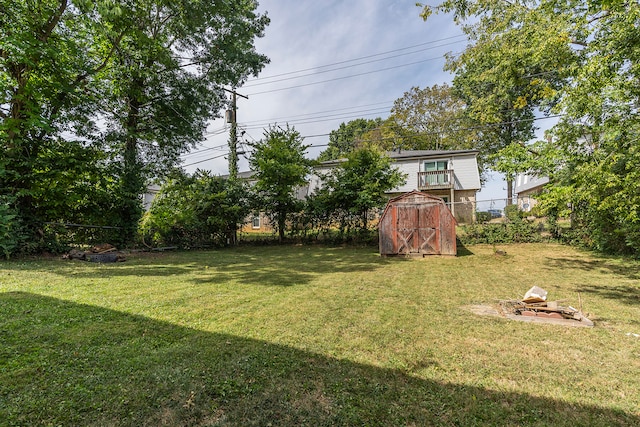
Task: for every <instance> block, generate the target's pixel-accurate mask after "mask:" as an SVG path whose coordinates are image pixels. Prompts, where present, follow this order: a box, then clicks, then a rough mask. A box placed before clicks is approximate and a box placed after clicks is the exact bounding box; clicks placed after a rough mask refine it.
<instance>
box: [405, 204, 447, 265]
mask: <svg viewBox="0 0 640 427" xmlns="http://www.w3.org/2000/svg"><path fill="white" fill-rule="evenodd" d="M397 209H398V211H397V212H398V217H397V218H398V220H397V221H398V222H397V227H396V230H397V233H398V253H399V254H404V255H408V254H439V253H440V228H439V227H440V210H439V209H438V206H437V205H431V204H421V205H398V208H397Z"/></svg>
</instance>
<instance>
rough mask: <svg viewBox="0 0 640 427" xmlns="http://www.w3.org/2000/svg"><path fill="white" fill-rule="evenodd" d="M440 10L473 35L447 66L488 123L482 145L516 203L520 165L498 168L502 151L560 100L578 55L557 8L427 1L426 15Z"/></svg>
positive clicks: (474, 115) (470, 109)
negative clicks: (533, 10)
mask: <svg viewBox="0 0 640 427" xmlns="http://www.w3.org/2000/svg"><path fill="white" fill-rule="evenodd" d="M434 10H435V11H436V12H445V13H446V12H453V14H454V19H455V20H456V22H457V23H458V24H460V25H461V26H462V28H463V30H464V31H465V33H467V35H468V36H469V39H470V44H469V46H467V48H466V49H465V51H464V52H462V53H461V54H460V55H458V56H450V57H449V58H448V61H447V65H446V69H448V70H450V71H453V72H454V73H455V77H454V80H453V87H454V91H455V93H456V94H457V95H458V96H459V97H461V98H462V99H463V100H464V101H465V103H466V104H467V114H468V116H469V117H470V118H471V119H473V121H474V122H476V123H477V125H478V126H479V128H480V129H481V132H480V138H479V141H480V147H478V148H480V149H481V150H482V151H483V152H484V153H486V154H487V158H488V161H489V165H491V166H493V168H494V169H497V170H498V171H500V172H504V173H505V174H506V177H507V184H508V185H507V197H508V200H509V201H511V200H512V195H513V194H512V191H513V185H512V181H513V178H514V175H513V170H514V169H516V168H515V167H510V168H507V169H503V170H500V169H499V167H500V165H501V164H502V165H503V164H504V162H501V161H500V160H504V158H505V155H504V153H503V152H502V151H501V150H503V149H509V147H511V146H512V145H514V144H518V145H520V144H523V143H526V142H528V141H529V140H530V139H531V138H532V137H533V136H534V131H535V129H536V128H535V125H534V119H535V116H536V114H537V113H539V112H548V111H550V108H551V107H552V106H553V105H555V104H556V103H557V101H558V98H557V94H558V90H559V89H560V88H562V87H563V85H564V83H565V82H566V77H567V75H566V71H565V70H566V65H567V64H568V63H571V62H572V61H573V59H574V57H575V52H574V51H572V49H571V48H570V46H569V34H568V33H567V32H566V30H565V29H564V28H563V27H562V25H561V24H559V23H558V20H557V19H556V17H555V14H554V11H553V8H552V9H549V10H546V12H545V13H536V14H532V13H530V8H529V6H528V4H527V3H526V2H522V3H520V2H515V3H511V2H504V1H501V0H492V1H488V2H485V1H474V0H469V1H462V2H459V1H454V0H451V1H445V2H443V3H441V4H440V5H439V6H436V7H435V8H432V7H429V6H427V7H425V8H424V10H423V17H424V18H425V19H426V18H427V17H428V16H429V15H430V14H431V13H432V12H433V11H434ZM471 18H473V19H471ZM563 19H564V18H561V19H560V21H563ZM540 45H544V49H540Z"/></svg>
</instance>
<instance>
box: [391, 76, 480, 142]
mask: <svg viewBox="0 0 640 427" xmlns="http://www.w3.org/2000/svg"><path fill="white" fill-rule="evenodd" d="M389 120H390V121H391V122H392V123H393V124H394V128H395V129H396V130H397V132H398V133H399V134H400V135H402V138H401V140H402V145H401V147H400V148H405V149H412V150H457V149H468V148H475V146H476V144H477V132H475V129H474V127H473V123H472V121H471V120H470V119H469V117H468V116H467V115H466V104H465V103H464V101H463V100H462V99H461V98H459V97H457V96H456V95H455V93H454V92H453V91H452V88H451V87H450V86H449V85H447V84H442V85H434V86H432V87H427V88H424V89H420V88H419V87H413V88H411V90H409V91H407V92H405V94H404V95H403V96H402V97H401V98H398V99H397V100H396V101H395V102H394V105H393V108H392V109H391V115H390V116H389Z"/></svg>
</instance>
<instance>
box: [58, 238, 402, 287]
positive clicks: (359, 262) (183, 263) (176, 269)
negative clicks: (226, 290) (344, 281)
mask: <svg viewBox="0 0 640 427" xmlns="http://www.w3.org/2000/svg"><path fill="white" fill-rule="evenodd" d="M391 262H399V261H398V260H394V261H391V260H388V259H384V258H381V257H380V256H379V255H378V254H377V252H376V251H375V249H370V248H364V249H361V248H349V247H320V246H302V245H300V246H277V247H242V248H233V249H224V250H216V251H193V252H178V253H171V254H163V255H160V254H154V255H153V256H146V255H139V256H137V257H131V260H130V261H126V262H124V263H118V264H103V265H96V264H89V263H85V262H82V261H53V262H51V263H49V264H47V266H46V268H47V271H48V272H52V273H55V274H60V275H64V276H70V277H75V278H93V277H96V276H98V277H101V278H110V277H126V276H131V277H154V276H157V277H166V276H176V275H192V274H193V275H194V276H193V277H191V278H188V279H187V280H193V281H195V282H196V283H203V284H204V283H213V284H215V283H226V282H228V281H231V280H233V281H236V282H239V283H243V284H250V285H267V286H293V285H300V284H305V283H308V282H309V281H311V280H312V279H313V278H314V277H315V276H317V275H319V274H328V273H349V272H366V271H373V270H376V269H378V268H382V267H383V266H384V265H386V264H388V263H391Z"/></svg>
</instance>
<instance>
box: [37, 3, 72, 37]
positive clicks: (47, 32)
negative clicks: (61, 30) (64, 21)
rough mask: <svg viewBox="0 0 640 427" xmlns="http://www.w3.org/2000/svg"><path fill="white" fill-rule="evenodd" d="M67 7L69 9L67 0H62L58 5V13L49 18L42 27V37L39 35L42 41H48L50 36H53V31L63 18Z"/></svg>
mask: <svg viewBox="0 0 640 427" xmlns="http://www.w3.org/2000/svg"><path fill="white" fill-rule="evenodd" d="M66 9H67V0H62V1H61V2H60V6H59V7H58V10H57V11H56V13H55V14H54V15H53V16H52V17H51V18H50V19H49V22H47V24H46V25H45V26H44V28H42V34H41V35H40V37H38V39H39V40H40V41H41V42H46V41H47V39H48V38H49V36H51V32H52V31H53V29H54V28H55V27H56V25H58V22H60V19H61V18H62V14H63V13H64V11H65V10H66Z"/></svg>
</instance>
